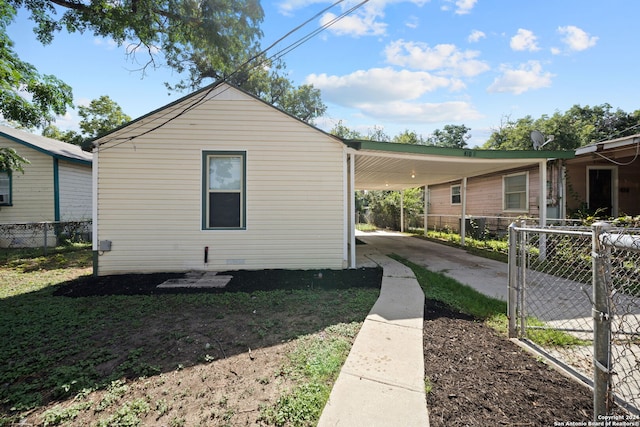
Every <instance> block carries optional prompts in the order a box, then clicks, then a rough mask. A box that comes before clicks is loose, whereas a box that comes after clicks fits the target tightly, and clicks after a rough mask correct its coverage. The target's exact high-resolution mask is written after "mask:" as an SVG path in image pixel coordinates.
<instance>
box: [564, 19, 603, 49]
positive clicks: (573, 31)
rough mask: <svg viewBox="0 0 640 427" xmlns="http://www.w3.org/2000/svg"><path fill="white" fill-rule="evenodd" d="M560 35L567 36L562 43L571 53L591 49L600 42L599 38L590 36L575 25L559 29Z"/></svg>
mask: <svg viewBox="0 0 640 427" xmlns="http://www.w3.org/2000/svg"><path fill="white" fill-rule="evenodd" d="M558 33H560V34H563V35H564V36H565V37H564V38H563V39H562V41H563V42H564V44H566V45H567V47H568V48H569V50H571V51H576V52H579V51H582V50H586V49H589V48H590V47H593V46H595V45H596V42H597V41H598V37H595V36H590V35H589V34H588V33H587V32H585V31H584V30H582V29H580V28H578V27H576V26H573V25H567V26H566V27H558Z"/></svg>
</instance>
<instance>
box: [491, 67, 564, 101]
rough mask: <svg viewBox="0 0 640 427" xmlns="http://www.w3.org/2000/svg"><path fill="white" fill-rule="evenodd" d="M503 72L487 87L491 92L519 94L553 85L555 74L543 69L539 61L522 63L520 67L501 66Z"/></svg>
mask: <svg viewBox="0 0 640 427" xmlns="http://www.w3.org/2000/svg"><path fill="white" fill-rule="evenodd" d="M501 71H502V74H501V75H500V76H499V77H496V79H495V80H494V81H493V83H492V84H491V86H489V88H488V89H487V91H488V92H490V93H496V92H498V93H504V92H509V93H513V94H515V95H519V94H521V93H524V92H526V91H529V90H533V89H540V88H544V87H549V86H551V78H552V77H553V74H551V73H548V72H543V71H542V65H540V62H538V61H529V62H527V63H526V64H521V65H520V67H519V68H518V69H513V68H509V67H508V66H504V65H503V66H502V67H501Z"/></svg>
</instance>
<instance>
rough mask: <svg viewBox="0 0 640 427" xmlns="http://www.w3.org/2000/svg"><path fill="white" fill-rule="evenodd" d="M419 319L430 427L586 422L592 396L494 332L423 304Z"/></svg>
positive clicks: (433, 303)
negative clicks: (428, 388)
mask: <svg viewBox="0 0 640 427" xmlns="http://www.w3.org/2000/svg"><path fill="white" fill-rule="evenodd" d="M424 319H425V321H424V367H425V375H426V377H427V378H428V380H429V382H430V384H431V386H432V390H431V391H430V392H429V393H428V394H427V407H428V409H429V420H430V425H431V427H439V426H447V427H449V426H490V425H491V426H499V425H506V426H554V425H561V424H560V423H565V424H564V425H569V424H567V423H569V422H573V423H577V424H574V425H580V423H581V422H584V423H585V424H584V425H587V423H588V422H589V421H593V397H592V394H591V392H590V390H589V389H588V388H587V387H586V386H585V385H582V384H579V383H577V382H576V381H574V380H572V379H569V378H567V377H566V376H564V375H563V374H561V373H559V372H558V371H556V370H554V369H552V368H551V367H550V366H547V365H546V364H544V363H543V362H542V361H539V360H536V358H534V357H533V356H532V355H531V354H529V353H527V352H525V351H524V350H522V349H521V348H520V347H518V346H517V345H516V344H514V343H513V342H511V341H509V340H508V339H506V338H505V337H503V336H500V335H499V334H498V333H497V332H496V331H494V330H493V329H491V328H489V327H487V326H486V325H484V324H482V323H481V322H478V321H476V320H474V319H473V318H472V317H469V316H465V315H463V314H460V313H457V312H454V311H452V310H450V309H449V308H448V307H446V306H445V305H443V304H441V303H438V302H436V301H429V300H427V301H426V304H425V316H424ZM556 423H558V424H556Z"/></svg>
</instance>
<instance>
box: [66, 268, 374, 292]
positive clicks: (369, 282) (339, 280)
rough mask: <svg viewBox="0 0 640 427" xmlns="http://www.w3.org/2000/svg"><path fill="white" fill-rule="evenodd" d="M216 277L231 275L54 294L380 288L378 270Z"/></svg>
mask: <svg viewBox="0 0 640 427" xmlns="http://www.w3.org/2000/svg"><path fill="white" fill-rule="evenodd" d="M218 275H225V276H232V277H233V278H232V279H231V281H230V282H229V283H228V284H227V286H225V287H224V288H158V287H157V286H158V285H159V284H160V283H163V282H165V281H166V280H169V279H180V278H183V277H185V274H183V273H151V274H121V275H112V276H84V277H81V278H79V279H76V280H72V281H70V282H67V283H63V284H62V285H61V286H60V287H59V288H58V289H56V291H55V292H54V295H58V296H67V297H86V296H99V295H161V294H186V293H203V292H206V293H225V292H254V291H268V290H274V289H348V288H368V287H377V288H379V287H380V282H381V278H382V269H381V268H359V269H352V270H280V269H272V270H257V271H254V270H251V271H250V270H239V271H226V272H221V273H218Z"/></svg>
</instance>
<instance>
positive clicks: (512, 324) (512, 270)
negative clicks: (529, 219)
mask: <svg viewBox="0 0 640 427" xmlns="http://www.w3.org/2000/svg"><path fill="white" fill-rule="evenodd" d="M515 227H516V224H515V223H513V222H512V223H511V225H509V301H508V303H507V318H508V319H509V338H516V336H517V335H516V307H517V306H518V277H517V275H518V265H517V263H518V256H517V254H518V234H517V233H518V232H517V231H516V229H515Z"/></svg>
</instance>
